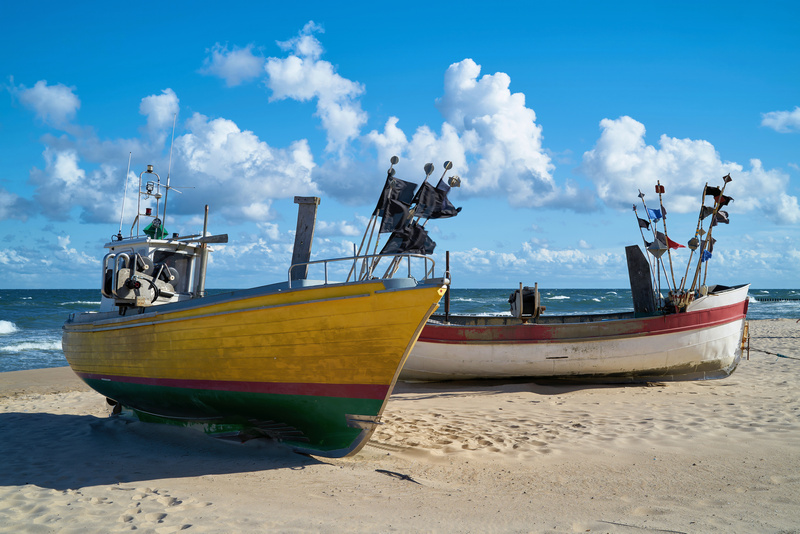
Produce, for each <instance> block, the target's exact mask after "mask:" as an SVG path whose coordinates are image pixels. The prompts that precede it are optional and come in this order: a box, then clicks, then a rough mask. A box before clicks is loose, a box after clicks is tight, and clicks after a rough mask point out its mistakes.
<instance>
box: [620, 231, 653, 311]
mask: <svg viewBox="0 0 800 534" xmlns="http://www.w3.org/2000/svg"><path fill="white" fill-rule="evenodd" d="M625 255H626V256H627V259H628V277H629V278H630V282H631V297H633V311H634V312H636V313H654V312H655V311H656V304H655V301H654V296H653V282H652V280H651V278H650V265H649V264H648V263H647V258H645V257H644V254H642V250H641V249H640V248H639V247H638V245H631V246H628V247H625Z"/></svg>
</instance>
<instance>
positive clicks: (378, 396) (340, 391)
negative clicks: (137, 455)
mask: <svg viewBox="0 0 800 534" xmlns="http://www.w3.org/2000/svg"><path fill="white" fill-rule="evenodd" d="M77 374H78V376H80V377H81V378H83V379H85V380H109V381H112V382H124V383H130V384H140V385H146V386H164V387H170V388H179V389H201V390H209V391H237V392H242V393H269V394H274V395H306V396H311V397H341V398H348V399H375V400H383V399H385V398H386V395H387V393H388V392H389V386H388V385H382V384H314V383H305V384H304V383H284V382H231V381H220V380H182V379H176V378H143V377H136V376H113V375H101V374H93V373H77Z"/></svg>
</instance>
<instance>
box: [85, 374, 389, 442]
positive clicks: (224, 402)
mask: <svg viewBox="0 0 800 534" xmlns="http://www.w3.org/2000/svg"><path fill="white" fill-rule="evenodd" d="M86 383H87V384H88V385H89V386H91V387H92V388H93V389H94V390H96V391H97V392H99V393H101V394H102V395H105V396H106V397H108V398H110V399H113V400H116V401H117V402H119V403H120V404H122V405H123V406H125V407H128V408H131V409H132V410H134V411H136V412H144V413H139V416H140V417H139V418H140V419H141V420H143V421H150V422H165V423H172V424H179V425H185V426H193V425H196V424H203V425H205V427H206V429H207V430H208V431H213V430H214V429H217V430H222V429H230V428H238V429H240V430H242V431H243V432H244V433H245V434H247V433H250V434H258V433H259V432H263V433H265V434H267V435H270V436H272V437H274V438H277V439H281V440H282V441H286V442H288V443H292V444H296V445H298V446H300V447H302V448H307V449H313V450H319V451H323V452H324V451H333V450H339V449H349V448H352V447H353V446H354V444H355V443H354V442H355V441H356V440H357V439H358V438H359V435H360V434H362V429H361V428H353V427H350V426H348V422H347V418H346V416H348V415H353V416H356V417H355V418H356V419H358V418H359V416H360V417H361V418H363V419H365V420H371V419H373V418H375V417H376V416H378V415H379V414H380V411H381V408H382V406H383V402H384V401H383V399H380V400H378V399H358V398H356V399H353V398H342V397H321V396H310V395H282V394H272V393H251V392H240V391H220V390H203V389H184V388H171V387H165V386H151V385H142V384H132V383H123V382H110V381H105V380H91V379H89V380H86ZM152 416H155V417H152ZM159 419H164V421H159ZM369 434H371V432H368V433H367V435H366V436H362V437H363V438H364V439H366V438H368V437H369Z"/></svg>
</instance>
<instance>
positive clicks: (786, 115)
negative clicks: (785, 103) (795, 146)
mask: <svg viewBox="0 0 800 534" xmlns="http://www.w3.org/2000/svg"><path fill="white" fill-rule="evenodd" d="M761 126H766V127H768V128H772V129H773V130H775V131H776V132H781V133H788V132H792V131H795V132H800V106H795V108H794V109H793V110H792V111H770V112H769V113H762V114H761Z"/></svg>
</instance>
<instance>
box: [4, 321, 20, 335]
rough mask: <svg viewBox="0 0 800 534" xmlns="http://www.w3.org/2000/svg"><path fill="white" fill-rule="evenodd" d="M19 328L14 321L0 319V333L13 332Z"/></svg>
mask: <svg viewBox="0 0 800 534" xmlns="http://www.w3.org/2000/svg"><path fill="white" fill-rule="evenodd" d="M17 330H19V328H17V325H15V324H14V323H12V322H11V321H0V335H3V334H13V333H14V332H16V331H17Z"/></svg>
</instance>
